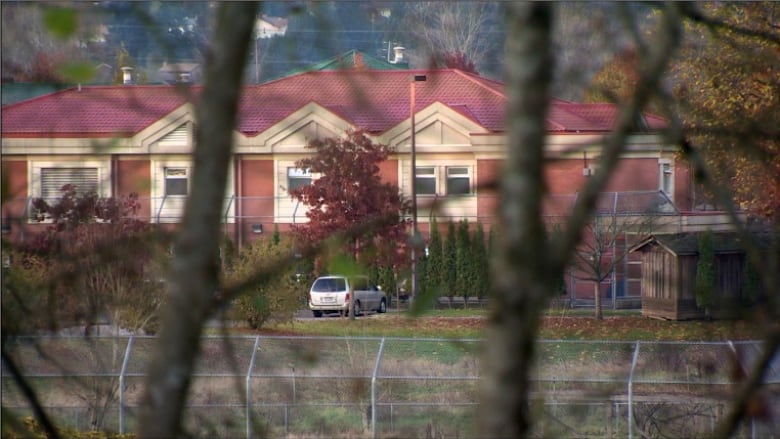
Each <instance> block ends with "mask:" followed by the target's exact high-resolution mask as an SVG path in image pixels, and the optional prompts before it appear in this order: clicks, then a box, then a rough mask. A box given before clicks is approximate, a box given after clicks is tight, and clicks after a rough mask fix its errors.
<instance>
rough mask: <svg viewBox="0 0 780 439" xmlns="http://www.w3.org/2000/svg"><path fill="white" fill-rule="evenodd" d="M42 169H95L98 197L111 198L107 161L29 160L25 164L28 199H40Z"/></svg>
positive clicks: (109, 167)
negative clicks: (96, 171) (96, 172)
mask: <svg viewBox="0 0 780 439" xmlns="http://www.w3.org/2000/svg"><path fill="white" fill-rule="evenodd" d="M43 168H97V170H98V176H97V178H98V191H97V192H98V196H100V197H103V198H107V197H110V196H111V161H110V160H108V159H105V160H97V159H86V160H85V159H80V160H77V159H75V158H72V159H69V160H62V159H60V160H57V161H53V160H30V161H28V162H27V175H28V179H27V187H28V196H29V197H30V198H40V197H41V169H43Z"/></svg>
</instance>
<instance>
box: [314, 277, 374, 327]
mask: <svg viewBox="0 0 780 439" xmlns="http://www.w3.org/2000/svg"><path fill="white" fill-rule="evenodd" d="M350 291H353V294H354V297H355V315H356V316H358V315H360V314H361V313H362V312H363V311H364V310H372V311H376V312H378V313H384V312H387V296H386V295H385V293H384V291H382V290H381V289H380V288H379V287H377V286H376V285H375V284H374V283H373V282H371V281H370V280H369V279H368V277H367V276H339V275H333V276H322V277H318V278H317V279H316V280H315V281H314V283H313V284H312V286H311V290H310V291H309V309H311V312H312V314H314V317H322V314H323V313H326V312H338V313H340V314H343V315H348V314H349V301H350V299H352V297H351V296H350Z"/></svg>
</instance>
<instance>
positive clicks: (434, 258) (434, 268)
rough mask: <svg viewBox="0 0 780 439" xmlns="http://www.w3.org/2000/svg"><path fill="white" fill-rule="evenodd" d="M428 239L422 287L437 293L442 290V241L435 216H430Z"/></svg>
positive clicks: (426, 290)
mask: <svg viewBox="0 0 780 439" xmlns="http://www.w3.org/2000/svg"><path fill="white" fill-rule="evenodd" d="M430 229H431V231H430V239H429V241H428V257H427V263H426V265H425V283H424V284H423V288H424V290H423V291H425V292H426V293H428V294H432V295H439V293H440V292H441V291H442V272H443V268H442V264H443V259H442V258H443V256H442V248H441V245H442V242H441V233H439V223H438V222H437V221H436V217H435V216H434V217H433V218H431V223H430Z"/></svg>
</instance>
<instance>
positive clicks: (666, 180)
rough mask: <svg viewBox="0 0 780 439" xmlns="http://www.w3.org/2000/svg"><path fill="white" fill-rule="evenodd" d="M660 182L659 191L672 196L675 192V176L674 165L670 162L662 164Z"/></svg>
mask: <svg viewBox="0 0 780 439" xmlns="http://www.w3.org/2000/svg"><path fill="white" fill-rule="evenodd" d="M660 174H661V175H660V180H659V183H658V185H659V189H660V190H662V191H664V193H666V194H667V195H672V190H673V178H672V177H673V175H672V164H671V163H669V162H661V164H660Z"/></svg>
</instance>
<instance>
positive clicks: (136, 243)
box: [4, 185, 164, 331]
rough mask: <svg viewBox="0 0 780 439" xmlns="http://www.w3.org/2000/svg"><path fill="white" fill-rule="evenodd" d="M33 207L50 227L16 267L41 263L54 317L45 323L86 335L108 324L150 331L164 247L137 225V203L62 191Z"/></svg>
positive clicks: (132, 199) (68, 187)
mask: <svg viewBox="0 0 780 439" xmlns="http://www.w3.org/2000/svg"><path fill="white" fill-rule="evenodd" d="M32 206H33V209H34V212H35V215H36V219H37V220H39V221H49V222H50V225H49V227H47V228H46V230H45V231H43V232H41V233H39V234H38V235H36V236H35V237H34V239H32V240H31V241H30V242H29V244H28V245H26V246H25V247H24V248H23V249H21V258H22V261H20V262H21V263H22V264H25V263H26V261H32V260H42V261H44V265H45V266H46V267H47V270H46V273H45V277H46V279H47V282H48V284H49V287H48V288H46V289H47V290H48V291H47V292H46V294H45V296H46V297H45V298H43V300H42V303H43V304H44V305H45V306H46V307H47V308H48V309H50V310H52V311H53V312H54V313H55V315H53V316H51V317H52V318H51V319H50V322H51V323H53V324H54V325H57V326H59V325H68V324H73V323H83V324H86V328H87V330H88V329H89V327H90V325H91V324H92V323H94V322H97V321H100V320H102V317H107V318H109V319H110V320H111V321H112V322H113V323H114V324H116V325H118V326H121V327H123V328H126V329H128V330H131V331H154V330H155V323H154V320H155V319H154V318H155V313H156V311H157V308H158V307H159V305H160V303H161V301H162V289H163V288H162V283H161V282H160V281H161V280H162V274H161V273H162V271H163V268H162V267H161V266H158V265H157V264H162V263H163V261H164V258H163V256H162V255H163V254H164V252H163V251H162V250H163V248H162V247H160V245H164V240H157V239H156V237H153V236H151V233H152V230H151V226H150V224H149V223H147V222H144V221H141V220H140V219H138V218H137V217H136V213H137V211H138V209H139V207H140V204H139V202H138V197H137V195H135V194H132V195H130V196H127V197H121V198H100V197H98V196H97V194H95V193H94V192H89V193H85V194H79V193H78V192H77V191H76V187H75V186H73V185H65V186H64V187H63V188H62V196H61V198H59V199H58V200H57V201H56V202H54V203H49V202H47V201H46V200H44V199H35V200H33V202H32ZM4 305H5V304H4ZM50 329H56V327H52V328H50Z"/></svg>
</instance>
